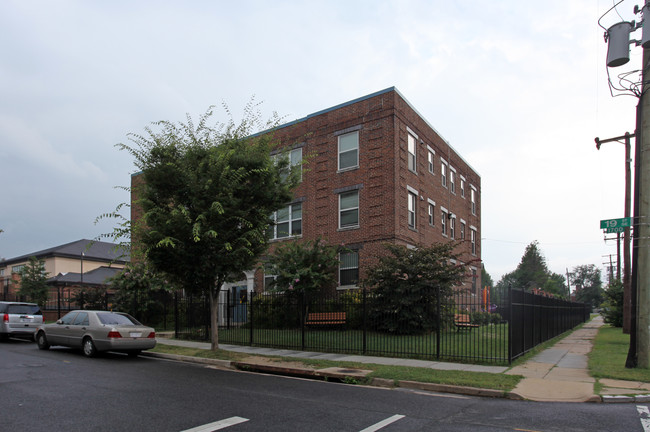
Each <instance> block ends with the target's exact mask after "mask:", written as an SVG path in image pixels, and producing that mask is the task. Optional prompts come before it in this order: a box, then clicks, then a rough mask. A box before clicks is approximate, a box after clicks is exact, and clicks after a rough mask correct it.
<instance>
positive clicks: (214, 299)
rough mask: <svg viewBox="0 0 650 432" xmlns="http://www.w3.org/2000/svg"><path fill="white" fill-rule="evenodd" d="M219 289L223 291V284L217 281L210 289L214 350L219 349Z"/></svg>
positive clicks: (211, 347) (211, 338) (211, 346)
mask: <svg viewBox="0 0 650 432" xmlns="http://www.w3.org/2000/svg"><path fill="white" fill-rule="evenodd" d="M219 291H221V284H220V283H219V282H217V286H216V287H212V288H211V289H210V329H211V333H212V335H211V337H210V340H211V341H212V344H211V345H210V349H211V350H212V351H216V350H218V349H219Z"/></svg>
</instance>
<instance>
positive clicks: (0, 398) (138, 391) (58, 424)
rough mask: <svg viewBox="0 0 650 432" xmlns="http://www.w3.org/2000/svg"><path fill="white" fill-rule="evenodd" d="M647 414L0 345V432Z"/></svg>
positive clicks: (563, 421) (417, 423)
mask: <svg viewBox="0 0 650 432" xmlns="http://www.w3.org/2000/svg"><path fill="white" fill-rule="evenodd" d="M647 411H648V407H647V405H643V406H637V405H635V404H569V403H537V402H522V401H510V400H505V399H486V398H475V397H465V396H457V395H443V394H435V393H426V392H416V391H410V390H399V389H397V390H388V389H380V388H370V387H364V386H355V385H344V384H336V383H328V382H319V381H308V380H300V379H293V378H285V377H278V376H267V375H260V374H252V373H244V372H234V371H224V370H218V369H214V368H210V367H205V366H198V365H192V364H186V363H180V362H174V361H166V360H159V359H153V358H147V357H139V358H135V359H132V358H129V357H127V356H124V355H120V354H106V355H103V356H101V357H99V358H94V359H87V358H85V357H83V356H82V355H81V354H80V352H75V351H73V350H68V349H63V348H53V349H51V350H49V351H39V350H38V349H37V347H36V345H35V344H34V343H26V342H21V341H13V340H12V341H9V342H6V343H0V431H20V432H29V431H34V432H43V431H48V432H56V431H66V432H74V431H84V432H87V431H156V432H165V431H170V432H181V431H188V430H193V431H202V432H207V431H215V430H225V431H232V432H235V431H310V432H311V431H378V430H381V431H386V432H394V431H544V432H546V431H589V432H594V431H625V432H634V431H643V432H650V429H644V427H643V423H642V417H644V416H646V414H645V412H647ZM210 424H211V426H207V427H205V428H203V429H201V428H200V427H201V426H204V425H210Z"/></svg>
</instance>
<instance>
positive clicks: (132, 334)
mask: <svg viewBox="0 0 650 432" xmlns="http://www.w3.org/2000/svg"><path fill="white" fill-rule="evenodd" d="M129 336H131V337H140V336H142V333H141V332H131V333H129Z"/></svg>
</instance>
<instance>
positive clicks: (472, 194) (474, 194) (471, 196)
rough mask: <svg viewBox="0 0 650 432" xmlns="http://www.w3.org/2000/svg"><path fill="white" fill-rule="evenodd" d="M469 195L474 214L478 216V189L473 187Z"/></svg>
mask: <svg viewBox="0 0 650 432" xmlns="http://www.w3.org/2000/svg"><path fill="white" fill-rule="evenodd" d="M469 194H470V200H471V201H472V214H473V215H475V216H476V189H474V186H472V187H471V190H470V192H469Z"/></svg>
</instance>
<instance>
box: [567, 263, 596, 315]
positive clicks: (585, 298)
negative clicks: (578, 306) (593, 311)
mask: <svg viewBox="0 0 650 432" xmlns="http://www.w3.org/2000/svg"><path fill="white" fill-rule="evenodd" d="M571 283H572V284H573V285H574V286H575V287H576V300H578V301H579V302H583V303H588V304H590V305H591V307H592V308H595V307H598V306H600V304H601V303H602V301H603V288H602V285H603V283H602V281H601V279H600V270H599V269H598V268H596V266H595V265H594V264H586V265H579V266H576V267H574V268H573V271H572V272H571Z"/></svg>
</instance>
